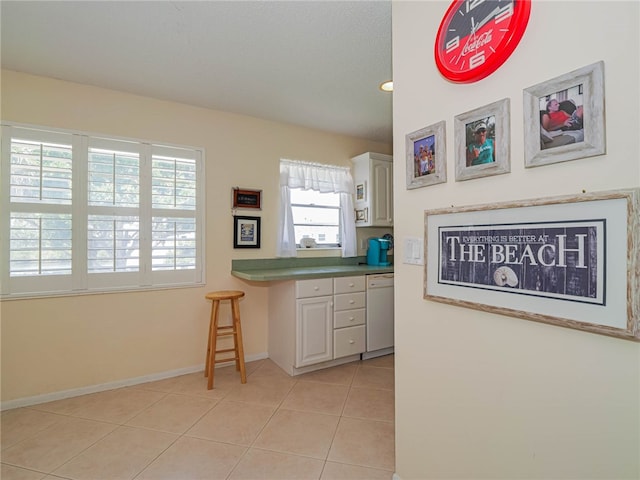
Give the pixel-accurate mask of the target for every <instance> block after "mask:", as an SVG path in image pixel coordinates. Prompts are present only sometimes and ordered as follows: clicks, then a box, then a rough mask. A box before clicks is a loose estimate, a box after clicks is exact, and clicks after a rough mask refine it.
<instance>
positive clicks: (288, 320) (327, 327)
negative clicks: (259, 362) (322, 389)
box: [269, 276, 366, 375]
mask: <svg viewBox="0 0 640 480" xmlns="http://www.w3.org/2000/svg"><path fill="white" fill-rule="evenodd" d="M365 322H366V293H365V277H364V276H356V277H339V278H321V279H312V280H298V281H289V282H280V283H278V284H275V285H272V286H271V287H269V358H271V359H272V360H273V361H274V362H275V363H277V364H278V365H279V366H280V367H281V368H282V369H283V370H285V371H286V372H287V373H289V374H290V375H296V374H299V373H305V372H306V371H312V370H317V369H319V368H325V367H330V366H333V365H339V364H341V363H346V362H350V361H354V360H358V359H359V355H360V353H362V352H364V351H365V342H366V340H365V339H366V335H365V334H366V331H365V328H366V326H365Z"/></svg>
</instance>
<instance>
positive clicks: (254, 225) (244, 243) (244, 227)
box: [233, 215, 260, 248]
mask: <svg viewBox="0 0 640 480" xmlns="http://www.w3.org/2000/svg"><path fill="white" fill-rule="evenodd" d="M233 248H260V217H243V216H239V215H236V216H234V217H233Z"/></svg>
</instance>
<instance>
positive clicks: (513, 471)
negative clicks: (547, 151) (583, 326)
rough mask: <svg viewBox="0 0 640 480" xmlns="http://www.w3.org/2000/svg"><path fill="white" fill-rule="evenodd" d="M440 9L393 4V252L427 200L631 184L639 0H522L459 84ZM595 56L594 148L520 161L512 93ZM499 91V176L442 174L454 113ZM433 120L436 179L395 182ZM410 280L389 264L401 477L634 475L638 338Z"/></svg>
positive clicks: (448, 202) (505, 197)
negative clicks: (504, 31)
mask: <svg viewBox="0 0 640 480" xmlns="http://www.w3.org/2000/svg"><path fill="white" fill-rule="evenodd" d="M450 3H451V2H449V1H430V2H405V1H395V0H394V3H393V59H394V66H393V70H394V75H393V77H394V78H393V80H394V86H395V92H394V138H395V142H394V158H395V159H396V161H395V162H394V170H395V171H394V178H395V192H396V194H395V226H394V230H395V238H396V245H398V247H397V248H398V249H400V251H398V252H396V256H399V255H401V253H402V251H401V247H402V238H404V237H406V236H420V237H422V235H423V233H422V232H423V211H424V210H425V209H429V208H438V207H449V206H452V205H473V204H478V203H491V202H499V201H509V200H516V199H529V198H539V197H549V196H555V195H564V194H577V193H580V192H582V191H583V190H586V191H588V192H591V191H602V190H610V189H620V188H637V187H639V186H640V162H639V161H638V132H639V131H640V119H639V115H640V98H639V95H640V92H639V89H638V85H640V74H639V69H640V65H639V59H640V50H639V49H640V38H639V34H638V30H639V28H640V4H639V3H638V2H637V1H628V2H611V1H600V2H593V1H582V2H575V1H572V2H559V1H553V2H551V1H545V2H533V5H532V11H531V19H530V22H529V26H528V29H527V32H526V34H525V36H524V38H523V39H522V42H521V43H520V45H519V47H518V48H517V49H516V51H515V53H514V54H513V55H512V57H511V58H510V59H509V60H508V61H507V62H506V63H505V64H504V65H503V66H502V67H501V68H500V69H499V70H498V71H497V72H496V73H494V74H493V75H491V76H490V77H488V78H486V79H484V80H481V81H479V82H477V83H471V84H465V85H460V84H453V83H449V82H447V81H445V80H444V79H443V78H442V77H441V76H440V75H439V73H438V71H437V69H436V66H435V63H434V61H433V59H432V58H433V54H432V52H433V43H434V38H435V35H436V32H437V28H438V26H439V23H440V19H441V18H442V16H443V15H444V13H445V11H446V9H447V7H448V6H449V5H450ZM599 60H604V62H605V98H606V101H605V103H606V138H607V154H606V155H603V156H599V157H594V158H588V159H582V160H575V161H570V162H565V163H560V164H554V165H549V166H544V167H538V168H532V169H526V170H525V168H524V161H523V152H524V144H523V118H522V117H523V107H522V105H523V101H522V90H523V89H524V88H527V87H530V86H533V85H536V84H538V83H540V82H543V81H546V80H550V79H552V78H554V77H556V76H559V75H562V74H564V73H567V72H569V71H571V70H574V69H576V68H579V67H582V66H585V65H589V64H591V63H594V62H597V61H599ZM505 97H508V98H510V99H511V139H512V143H511V173H510V174H506V175H500V176H495V177H488V178H481V179H474V180H470V181H465V182H455V180H454V155H453V152H454V134H453V119H454V116H455V115H457V114H460V113H464V112H466V111H469V110H472V109H474V108H476V107H481V106H483V105H487V104H489V103H491V102H494V101H496V100H499V99H502V98H505ZM440 120H446V124H447V132H446V135H447V168H448V177H449V179H448V181H447V183H446V184H441V185H436V186H431V187H427V188H421V189H417V190H410V191H409V190H406V189H405V186H404V171H405V166H404V165H403V162H401V161H398V159H401V158H404V155H405V144H404V136H405V135H406V134H407V133H409V132H412V131H415V130H418V129H420V128H422V127H425V126H427V125H431V124H433V123H436V122H438V121H440ZM617 274H624V273H623V272H617ZM422 284H423V270H422V269H421V267H416V266H410V265H404V264H401V263H399V262H396V302H395V305H396V455H397V458H396V472H397V473H398V475H399V476H400V478H401V479H403V480H409V479H429V478H433V479H436V478H437V479H444V478H474V479H479V478H487V479H497V478H509V479H515V478H555V479H560V478H565V479H566V478H581V479H584V478H602V479H604V478H608V479H611V478H616V479H623V478H639V477H640V460H639V459H640V344H638V343H634V342H631V341H627V340H621V339H615V338H609V337H605V336H601V335H596V334H592V333H586V332H582V331H578V330H572V329H566V328H561V327H556V326H551V325H545V324H539V323H535V322H531V321H527V320H522V319H517V318H510V317H506V316H499V315H495V314H491V313H484V312H481V311H477V310H471V309H465V308H460V307H454V306H449V305H445V304H439V303H435V302H431V301H426V300H423V298H422ZM634 293H635V294H637V295H638V294H640V292H634Z"/></svg>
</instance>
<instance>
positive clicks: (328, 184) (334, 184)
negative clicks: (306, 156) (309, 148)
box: [280, 160, 353, 194]
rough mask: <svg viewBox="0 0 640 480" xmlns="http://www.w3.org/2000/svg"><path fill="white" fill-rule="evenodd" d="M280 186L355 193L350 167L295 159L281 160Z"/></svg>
mask: <svg viewBox="0 0 640 480" xmlns="http://www.w3.org/2000/svg"><path fill="white" fill-rule="evenodd" d="M280 186H281V187H284V186H287V187H289V188H302V189H304V190H316V191H318V192H321V193H327V192H333V193H349V194H352V193H353V179H352V177H351V170H350V169H349V168H348V167H338V166H334V165H324V164H321V163H309V162H300V161H295V160H280Z"/></svg>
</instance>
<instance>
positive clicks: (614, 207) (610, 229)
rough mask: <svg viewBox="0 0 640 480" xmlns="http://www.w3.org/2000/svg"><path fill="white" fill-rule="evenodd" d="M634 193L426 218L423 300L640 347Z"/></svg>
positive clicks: (637, 192)
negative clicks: (596, 334)
mask: <svg viewBox="0 0 640 480" xmlns="http://www.w3.org/2000/svg"><path fill="white" fill-rule="evenodd" d="M639 199H640V189H633V190H619V191H610V192H600V193H593V194H583V195H578V196H563V197H553V198H547V199H536V200H529V201H519V202H508V203H497V204H489V205H477V206H475V205H474V206H469V207H460V208H444V209H437V210H427V211H425V254H426V259H425V278H424V298H425V299H428V300H434V301H437V302H443V303H449V304H452V305H456V306H461V307H467V308H474V309H477V310H483V311H486V312H492V313H498V314H502V315H509V316H513V317H518V318H524V319H528V320H534V321H537V322H543V323H549V324H553V325H559V326H563V327H570V328H575V329H579V330H584V331H588V332H593V333H599V334H603V335H609V336H613V337H619V338H626V339H631V340H635V341H640V319H639V317H640V295H638V291H640V258H639V257H640V219H639V213H640V206H639V203H640V200H639Z"/></svg>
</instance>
